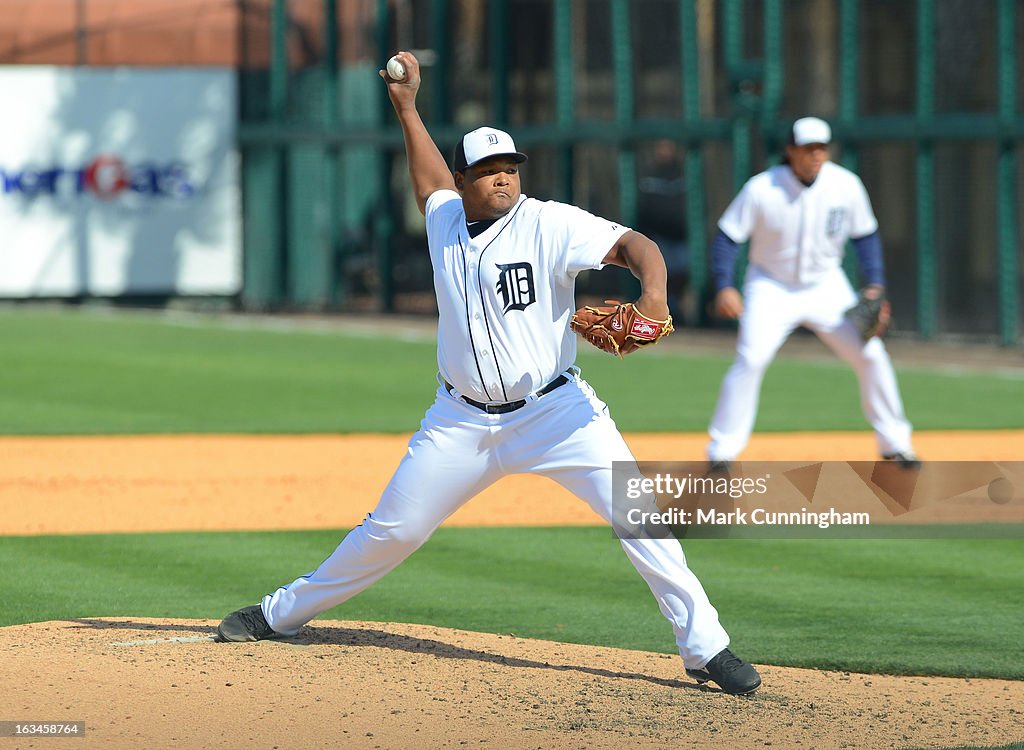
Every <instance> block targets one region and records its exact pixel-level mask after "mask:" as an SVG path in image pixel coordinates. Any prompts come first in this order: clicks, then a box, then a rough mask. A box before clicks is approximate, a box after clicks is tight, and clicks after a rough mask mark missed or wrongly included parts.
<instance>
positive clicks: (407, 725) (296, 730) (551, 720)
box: [0, 618, 1024, 750]
mask: <svg viewBox="0 0 1024 750" xmlns="http://www.w3.org/2000/svg"><path fill="white" fill-rule="evenodd" d="M215 626H216V623H215V622H212V621H204V620H152V619H147V618H129V619H124V618H98V619H81V620H71V621H61V622H48V623H39V624H32V625H18V626H14V627H8V628H0V653H2V654H3V658H2V659H0V685H3V686H4V701H3V702H4V714H5V715H4V716H2V717H0V719H5V720H8V721H11V720H13V721H63V722H71V721H84V722H85V725H86V731H85V735H84V738H80V739H76V740H65V739H60V740H58V739H55V738H51V737H39V738H20V739H19V738H15V739H10V738H5V739H2V740H0V746H2V747H3V748H4V749H5V750H6V748H15V747H46V748H50V747H53V746H54V744H61V746H62V747H63V746H64V744H68V745H69V746H70V745H73V746H74V748H75V750H83V749H84V748H128V747H146V748H164V747H166V748H170V747H172V746H173V747H176V748H200V747H201V748H245V749H246V750H252V749H253V748H268V749H269V748H282V749H284V748H287V749H288V750H291V749H292V748H326V747H344V748H381V749H382V750H385V749H386V750H393V749H396V748H441V747H446V748H447V747H450V748H491V749H492V750H495V749H498V748H544V749H545V750H547V749H548V748H608V749H609V750H620V748H627V747H628V748H635V747H643V748H673V749H675V748H680V747H700V748H753V747H756V748H764V747H766V746H767V747H772V746H774V747H777V748H841V747H850V748H866V747H870V748H903V747H915V748H917V747H922V748H923V747H953V746H957V745H965V744H967V745H995V744H1001V743H1006V742H1010V741H1013V740H1021V739H1024V729H1022V726H1024V722H1022V719H1024V714H1022V713H1021V709H1020V707H1021V706H1024V683H1020V682H1009V681H1000V680H956V679H948V678H934V677H925V678H922V677H881V676H877V675H861V674H850V673H843V672H817V671H811V670H800V669H788V668H780V667H760V668H759V669H760V671H761V675H762V677H763V679H764V685H763V687H762V688H761V690H760V691H759V692H758V693H757V694H755V695H754V696H752V697H747V698H737V697H732V696H729V695H725V694H722V693H721V692H719V691H717V690H715V689H713V688H708V687H698V686H697V685H696V683H694V682H693V681H691V680H690V679H689V678H687V677H686V676H685V673H684V672H683V668H682V663H681V662H680V660H679V659H678V657H675V656H667V655H664V654H652V653H647V652H641V651H626V650H621V649H613V648H599V647H592V646H578V645H571V644H564V643H552V642H546V641H533V640H526V639H522V638H516V637H514V636H510V635H505V636H501V635H487V634H482V633H471V632H466V631H461V630H447V629H444V628H437V627H432V626H423V625H405V624H395V623H367V622H329V621H316V623H315V624H314V625H313V626H311V627H308V628H305V629H304V630H303V631H302V632H301V633H300V634H299V635H298V636H297V637H295V638H293V639H290V640H287V641H261V642H259V643H251V644H237V643H231V644H223V643H215V642H213V634H214V629H215Z"/></svg>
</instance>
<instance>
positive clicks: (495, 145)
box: [452, 127, 526, 172]
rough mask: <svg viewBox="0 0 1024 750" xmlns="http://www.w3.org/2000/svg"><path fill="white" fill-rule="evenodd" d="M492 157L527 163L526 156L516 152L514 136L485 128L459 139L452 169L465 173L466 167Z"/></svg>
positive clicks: (495, 129)
mask: <svg viewBox="0 0 1024 750" xmlns="http://www.w3.org/2000/svg"><path fill="white" fill-rule="evenodd" d="M492 156H511V157H512V159H513V161H516V162H519V163H522V162H524V161H526V154H524V153H521V152H519V151H516V144H515V141H513V140H512V136H510V135H509V134H508V133H506V132H505V131H504V130H498V129H497V128H488V127H483V128H477V129H476V130H471V131H469V132H468V133H466V134H465V135H464V136H462V138H460V139H459V142H458V143H457V144H456V145H455V158H454V159H453V160H452V167H453V169H454V171H456V172H463V171H465V169H466V167H472V166H473V165H474V164H476V163H477V162H480V161H483V160H484V159H488V158H490V157H492Z"/></svg>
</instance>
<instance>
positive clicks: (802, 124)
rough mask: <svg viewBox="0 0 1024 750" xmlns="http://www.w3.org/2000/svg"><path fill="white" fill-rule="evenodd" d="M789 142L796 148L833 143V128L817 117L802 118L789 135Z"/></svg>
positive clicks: (794, 124)
mask: <svg viewBox="0 0 1024 750" xmlns="http://www.w3.org/2000/svg"><path fill="white" fill-rule="evenodd" d="M789 142H790V143H791V144H793V145H794V146H806V145H807V144H808V143H826V144H827V143H831V142H832V128H830V127H829V126H828V123H827V122H825V121H824V120H819V119H818V118H817V117H801V118H800V119H799V120H797V121H796V122H794V123H793V129H792V130H791V131H790V133H789Z"/></svg>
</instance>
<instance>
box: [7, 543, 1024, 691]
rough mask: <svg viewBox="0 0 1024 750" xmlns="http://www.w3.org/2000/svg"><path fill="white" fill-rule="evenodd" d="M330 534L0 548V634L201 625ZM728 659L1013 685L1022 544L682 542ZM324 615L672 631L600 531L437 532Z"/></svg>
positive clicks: (1018, 674) (642, 637)
mask: <svg viewBox="0 0 1024 750" xmlns="http://www.w3.org/2000/svg"><path fill="white" fill-rule="evenodd" d="M340 538H341V532H334V531H310V532H276V533H226V534H213V533H204V534H121V535H90V536H48V537H22V538H13V537H8V538H5V539H0V566H2V568H3V570H4V571H5V578H6V581H5V590H6V592H7V604H8V606H7V607H5V608H4V611H3V613H2V615H0V625H9V624H14V623H19V622H30V621H35V620H41V619H42V620H45V619H62V618H69V617H90V616H98V615H104V616H132V615H134V616H148V617H206V618H214V619H219V618H220V617H222V616H223V615H225V614H227V612H228V611H230V610H231V609H235V608H237V607H239V606H242V605H244V604H250V603H253V602H255V601H258V600H259V598H261V597H262V595H263V594H265V593H267V592H268V591H272V590H273V589H275V588H276V587H277V586H279V585H282V584H284V583H287V582H289V581H290V580H291V579H292V578H294V577H296V576H298V575H301V574H303V573H306V572H308V571H309V570H312V569H313V568H315V567H316V566H317V565H318V564H319V562H320V561H321V559H322V558H323V557H324V556H326V554H327V553H328V552H330V550H332V549H333V548H334V546H335V545H336V544H337V542H338V541H339V540H340ZM686 551H687V555H688V558H689V560H690V564H691V566H692V567H693V569H694V570H695V571H696V572H697V574H698V575H699V576H700V578H701V580H702V582H703V583H704V585H705V587H706V588H707V590H708V594H709V595H710V596H711V599H712V601H714V602H715V604H716V606H717V607H718V609H719V611H720V613H721V616H722V618H723V623H724V624H725V625H726V627H727V628H728V630H729V631H730V634H731V636H732V638H733V643H734V644H735V645H736V647H737V649H738V650H739V651H740V652H741V653H743V654H745V655H746V656H747V657H748V658H750V659H753V660H754V661H756V662H758V663H766V664H787V665H794V666H804V667H817V668H823V669H846V670H854V671H861V672H886V673H896V674H904V673H905V674H945V675H960V676H974V677H983V676H987V677H1004V678H1009V679H1022V678H1024V642H1022V641H1021V639H1020V638H1019V637H1014V634H1015V635H1016V636H1019V634H1020V606H1019V601H1018V598H1017V597H1016V596H1014V594H1013V592H1015V591H1016V592H1019V586H1020V582H1021V571H1022V570H1024V545H1021V544H1020V542H1019V541H1018V540H950V539H945V540H915V541H902V542H897V541H892V540H839V541H820V540H819V541H793V540H785V541H779V540H757V541H754V540H744V541H737V540H699V541H698V540H693V541H688V542H686ZM324 617H327V618H332V619H366V620H390V621H401V622H417V623H429V624H436V625H442V626H446V627H453V628H462V629H466V630H479V631H484V632H494V633H515V634H516V635H520V636H524V637H532V638H543V639H547V640H559V641H569V642H574V643H592V644H599V645H605V646H617V647H622V648H633V649H641V650H648V651H662V652H666V653H672V652H674V649H675V644H674V641H673V638H672V633H671V630H670V629H669V626H668V624H667V623H666V621H665V620H664V618H663V617H662V616H661V614H660V612H659V611H658V608H657V606H656V604H655V603H654V600H653V599H651V595H650V592H649V591H648V589H647V587H646V585H645V584H644V582H643V580H642V579H641V578H640V576H639V575H637V573H636V572H635V571H634V570H633V568H632V566H631V565H630V564H629V562H628V561H627V560H626V556H625V555H624V554H623V553H622V551H621V550H620V548H619V544H618V542H617V541H616V540H615V539H614V538H613V537H612V535H611V532H610V530H608V529H604V528H564V529H558V528H530V529H523V528H511V529H493V528H492V529H445V528H442V529H441V530H439V531H438V532H437V534H436V535H435V536H434V537H433V538H432V539H431V540H430V542H428V543H427V544H426V545H425V546H424V547H423V548H421V549H420V550H419V551H418V552H416V553H415V554H414V555H413V557H412V558H410V559H409V560H408V561H406V562H405V563H404V564H403V565H401V566H400V567H399V568H398V569H397V570H395V571H394V572H393V573H391V574H390V575H388V576H387V577H386V578H384V579H383V580H382V581H381V582H379V583H378V584H376V585H375V586H373V587H371V588H370V589H368V590H367V591H365V592H363V593H362V594H360V595H359V596H357V597H356V598H355V599H353V600H351V601H349V602H347V603H346V604H345V605H343V606H342V607H339V608H337V609H335V610H333V611H331V612H328V613H326V614H325V615H324Z"/></svg>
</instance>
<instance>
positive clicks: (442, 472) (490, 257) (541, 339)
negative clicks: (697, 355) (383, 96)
mask: <svg viewBox="0 0 1024 750" xmlns="http://www.w3.org/2000/svg"><path fill="white" fill-rule="evenodd" d="M397 57H398V59H399V61H400V62H401V64H402V67H403V68H404V74H405V75H404V77H403V78H402V79H401V80H396V79H395V78H393V77H391V76H390V75H389V74H388V73H386V72H385V71H381V72H380V75H381V77H382V78H383V79H384V81H385V83H386V84H387V87H388V94H389V96H390V97H391V102H392V104H393V105H394V109H395V112H396V113H397V115H398V120H399V122H400V123H401V126H402V131H403V133H404V138H405V148H406V154H407V157H408V162H409V172H410V175H411V178H412V187H413V190H414V192H415V197H416V200H417V203H418V205H419V208H420V210H421V211H422V212H423V213H424V215H425V216H426V231H427V245H428V248H429V252H430V260H431V263H432V265H433V270H434V286H435V293H436V296H437V306H438V341H437V361H438V369H439V373H438V377H437V380H438V388H437V392H436V396H435V400H434V403H433V405H432V406H431V407H430V408H429V409H428V411H427V413H426V415H425V416H424V417H423V420H422V422H421V426H420V429H419V431H418V432H416V434H415V435H413V437H412V439H411V440H410V441H409V447H408V450H407V452H406V455H405V457H404V458H403V459H402V461H401V463H400V464H399V466H398V468H397V470H396V471H395V474H394V476H393V477H392V478H391V481H390V483H389V484H388V485H387V487H386V488H385V489H384V492H383V494H382V496H381V498H380V501H379V502H378V504H377V507H376V508H375V509H374V510H373V511H372V512H371V513H369V514H368V515H367V516H366V518H365V520H364V521H363V523H362V524H360V525H359V526H358V527H357V528H355V529H353V530H352V531H351V532H349V534H348V535H347V536H346V537H345V539H344V540H342V542H341V544H340V545H339V546H338V548H337V549H336V550H335V551H334V552H333V553H332V554H331V555H330V557H328V558H327V560H325V561H324V562H323V563H322V564H321V565H320V567H319V568H317V569H316V570H315V571H313V572H312V573H309V574H307V575H304V576H300V577H299V578H297V579H296V580H294V581H293V582H292V583H290V584H288V585H287V586H283V587H281V588H279V589H278V590H277V591H275V592H273V593H271V594H268V595H267V596H265V597H264V598H263V601H262V602H261V603H260V604H257V605H254V606H250V607H246V608H244V609H241V610H238V611H237V612H234V613H232V614H230V615H228V616H227V617H226V618H225V619H224V621H223V622H222V623H221V625H220V627H219V628H218V634H219V637H220V639H221V640H225V641H248V640H259V639H262V638H272V637H275V636H280V635H292V634H295V633H297V632H298V631H299V628H301V627H302V626H303V625H304V624H305V623H307V622H309V621H310V620H311V619H313V618H314V617H315V616H316V615H318V614H319V613H321V612H323V611H325V610H327V609H329V608H331V607H334V606H336V605H338V604H341V603H342V602H344V601H346V600H348V599H350V598H351V597H353V596H355V595H356V594H357V593H359V592H360V591H362V590H363V589H365V588H366V587H367V586H370V585H371V584H372V583H374V582H375V581H377V580H379V579H380V578H381V577H382V576H384V575H385V574H386V573H388V572H389V571H390V570H392V569H393V568H394V567H395V566H397V565H398V564H399V563H401V562H402V560H404V559H405V558H406V557H408V556H409V555H410V554H412V553H413V552H414V551H415V550H416V549H417V548H418V547H419V546H420V545H422V544H423V543H424V542H426V540H427V538H428V537H430V535H431V534H432V533H433V531H434V530H435V529H436V528H437V527H438V526H440V525H441V523H442V522H443V521H444V520H445V519H446V518H448V516H450V515H451V514H452V513H454V512H455V511H456V510H457V509H458V508H459V507H460V506H462V505H463V504H464V503H466V502H467V501H468V500H470V499H471V498H472V497H473V496H474V495H476V494H478V493H479V492H481V491H482V490H483V489H485V488H486V487H487V486H489V485H490V484H492V483H494V482H495V481H497V480H498V479H500V478H501V477H502V476H505V475H507V474H517V473H534V474H541V475H544V476H548V477H550V478H552V479H553V480H555V481H556V482H558V483H559V484H561V485H562V486H563V487H565V488H566V489H568V490H569V491H571V492H573V493H575V494H576V495H577V496H578V497H580V498H581V499H582V500H583V501H585V502H586V503H588V504H589V505H590V507H591V508H593V509H594V510H595V511H596V512H597V513H598V514H599V515H601V516H602V517H603V518H604V519H606V520H611V518H612V515H613V508H612V462H613V461H623V462H630V463H633V464H634V465H635V461H634V459H633V456H632V454H631V453H630V451H629V448H627V447H626V444H625V442H624V441H623V439H622V436H621V435H620V434H619V431H618V429H617V428H616V426H615V423H614V422H613V421H612V419H611V417H610V416H609V414H608V407H607V406H606V405H605V404H604V403H602V402H601V400H600V399H598V397H597V395H596V394H595V393H594V391H593V389H592V388H591V387H590V386H589V385H588V384H587V382H586V381H585V380H583V379H582V378H581V377H580V372H579V370H578V369H577V368H576V367H575V366H574V364H573V362H574V359H575V356H576V341H577V337H576V336H575V335H574V334H573V332H572V330H571V329H570V320H571V318H572V317H573V315H574V312H575V311H574V306H575V305H574V293H573V289H574V284H575V280H576V277H577V275H578V274H579V273H581V272H582V271H585V270H587V269H599V268H601V267H603V266H605V265H609V264H610V265H618V266H624V267H626V268H628V269H629V270H630V271H631V272H632V273H633V274H634V275H635V276H636V277H637V278H638V279H639V281H640V284H641V287H642V293H641V295H640V297H639V299H637V300H636V301H635V303H633V304H630V305H614V304H613V305H611V306H610V308H609V310H612V311H614V314H615V315H617V316H618V317H601V316H600V315H597V316H594V318H593V319H591V318H587V317H586V311H585V310H584V311H580V317H579V318H578V320H577V324H576V327H577V328H579V330H580V332H581V333H585V332H588V331H591V332H592V333H593V340H594V343H595V344H597V345H599V346H602V348H607V350H608V351H612V352H615V353H618V354H620V355H621V354H623V353H628V352H629V351H635V350H636V349H637V348H638V347H643V346H649V345H650V344H652V343H654V342H656V341H657V340H658V338H660V336H661V335H664V333H667V332H668V331H669V330H670V329H671V323H670V320H669V316H668V307H667V304H666V292H665V281H666V271H665V263H664V260H663V259H662V256H661V253H660V252H659V250H658V247H657V245H655V244H654V243H653V242H651V241H650V240H649V239H647V238H646V237H645V236H643V235H642V234H639V233H637V232H634V231H631V230H630V229H628V228H627V227H624V226H621V225H619V224H616V223H614V222H611V221H607V220H605V219H601V218H599V217H597V216H594V215H592V214H590V213H587V212H586V211H583V210H581V209H579V208H576V207H574V206H570V205H565V204H562V203H556V202H543V201H539V200H536V199H532V198H528V197H527V196H525V195H523V194H522V193H521V190H520V177H519V168H520V166H521V165H522V164H523V163H524V162H525V161H526V155H525V154H523V153H521V152H520V151H518V150H517V149H516V146H515V143H514V142H513V140H512V137H511V136H510V135H509V134H508V133H505V132H503V131H501V130H496V129H494V128H490V127H482V128H478V129H476V130H473V131H471V132H469V133H466V135H465V136H464V137H463V138H462V139H461V140H460V141H459V143H458V145H457V147H456V149H455V157H454V164H453V167H454V170H453V171H454V174H453V171H450V170H449V168H448V165H447V164H446V163H445V160H444V158H443V157H442V156H441V154H440V152H439V151H438V150H437V147H436V146H435V145H434V142H433V140H432V139H431V137H430V134H429V133H428V132H427V129H426V127H425V126H424V124H423V122H422V120H421V119H420V115H419V113H418V112H417V109H416V104H415V101H416V93H417V90H418V89H419V86H420V67H419V63H418V62H417V60H416V58H415V56H413V55H412V54H410V53H408V52H400V53H398V55H397ZM393 68H394V69H395V70H398V68H397V66H393ZM601 325H607V331H608V332H611V333H608V335H607V336H605V335H603V334H602V333H601V332H600V331H601V329H598V328H597V326H601ZM591 329H593V330H591ZM630 336H632V338H630ZM609 338H611V339H612V340H613V341H612V343H608V340H609ZM622 547H623V549H624V550H625V552H626V555H627V556H628V558H629V560H630V562H631V563H632V564H633V565H634V566H635V567H636V569H637V571H638V572H639V573H640V575H641V576H643V578H644V580H645V581H646V582H647V584H648V586H649V587H650V589H651V592H652V593H653V594H654V597H655V599H656V600H657V602H658V606H659V607H660V609H661V611H662V613H663V614H664V615H665V617H666V618H668V620H669V622H670V623H671V626H672V628H673V630H674V632H675V638H676V643H677V644H678V648H679V653H680V654H681V656H682V659H683V664H684V667H685V668H686V671H687V672H688V673H689V674H690V675H691V676H692V677H694V678H695V679H697V680H698V681H700V682H705V681H708V680H713V681H715V682H716V683H717V684H718V685H719V686H720V687H721V688H722V689H723V690H724V691H726V692H729V693H734V694H745V693H750V692H753V691H754V690H756V689H757V687H758V686H759V685H760V684H761V679H760V677H759V676H758V674H757V672H756V670H754V668H753V667H752V666H751V665H749V664H747V663H746V662H744V661H743V660H741V659H739V658H738V657H737V656H735V655H734V654H733V653H732V652H731V651H730V650H729V649H728V648H727V647H728V645H729V636H728V635H727V634H726V632H725V630H724V629H723V627H722V625H721V624H720V623H719V620H718V613H717V611H716V610H715V608H714V607H713V606H712V605H711V602H710V601H708V597H707V595H706V594H705V592H704V589H703V587H702V586H701V584H700V582H699V581H698V580H697V578H696V576H695V575H694V574H693V572H692V571H691V570H690V569H689V567H687V564H686V558H685V557H684V556H683V551H682V549H681V547H680V545H679V542H678V541H677V540H676V539H674V538H669V539H652V538H642V539H625V538H624V539H623V540H622Z"/></svg>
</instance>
